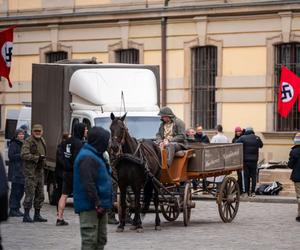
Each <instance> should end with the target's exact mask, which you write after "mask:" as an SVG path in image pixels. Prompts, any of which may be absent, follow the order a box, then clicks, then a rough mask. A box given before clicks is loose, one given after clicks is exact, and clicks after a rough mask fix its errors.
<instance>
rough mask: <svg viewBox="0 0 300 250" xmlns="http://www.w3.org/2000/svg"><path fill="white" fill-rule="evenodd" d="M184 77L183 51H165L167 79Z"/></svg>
mask: <svg viewBox="0 0 300 250" xmlns="http://www.w3.org/2000/svg"><path fill="white" fill-rule="evenodd" d="M183 76H184V50H169V51H167V78H168V79H172V78H182V77H183Z"/></svg>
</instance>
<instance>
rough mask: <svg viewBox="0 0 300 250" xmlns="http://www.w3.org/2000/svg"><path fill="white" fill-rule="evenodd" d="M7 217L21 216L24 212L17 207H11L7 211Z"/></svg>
mask: <svg viewBox="0 0 300 250" xmlns="http://www.w3.org/2000/svg"><path fill="white" fill-rule="evenodd" d="M8 216H9V217H23V216H24V214H23V213H22V212H21V211H20V210H19V209H11V210H10V211H9V215H8Z"/></svg>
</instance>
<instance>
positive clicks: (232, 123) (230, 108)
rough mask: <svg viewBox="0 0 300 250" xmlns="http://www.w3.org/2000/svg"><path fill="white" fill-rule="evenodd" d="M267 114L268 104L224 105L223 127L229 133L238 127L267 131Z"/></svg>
mask: <svg viewBox="0 0 300 250" xmlns="http://www.w3.org/2000/svg"><path fill="white" fill-rule="evenodd" d="M266 114H267V104H266V103H223V104H222V125H223V128H224V131H227V132H228V131H229V132H230V131H234V128H235V127H236V126H241V127H242V128H246V127H252V128H253V129H254V131H257V132H263V131H265V130H266Z"/></svg>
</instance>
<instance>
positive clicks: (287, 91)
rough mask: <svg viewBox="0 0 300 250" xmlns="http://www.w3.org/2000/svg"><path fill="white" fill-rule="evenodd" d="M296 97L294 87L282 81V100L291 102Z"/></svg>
mask: <svg viewBox="0 0 300 250" xmlns="http://www.w3.org/2000/svg"><path fill="white" fill-rule="evenodd" d="M293 97H294V88H293V86H292V85H290V84H289V83H287V82H283V83H282V87H281V101H282V102H289V101H290V100H291V99H293Z"/></svg>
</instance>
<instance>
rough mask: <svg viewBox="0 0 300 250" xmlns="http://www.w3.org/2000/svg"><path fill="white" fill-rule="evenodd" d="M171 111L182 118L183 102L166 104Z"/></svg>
mask: <svg viewBox="0 0 300 250" xmlns="http://www.w3.org/2000/svg"><path fill="white" fill-rule="evenodd" d="M168 107H169V108H170V109H172V111H173V113H174V114H175V115H176V116H177V117H178V118H179V119H181V120H184V105H183V104H168Z"/></svg>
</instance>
